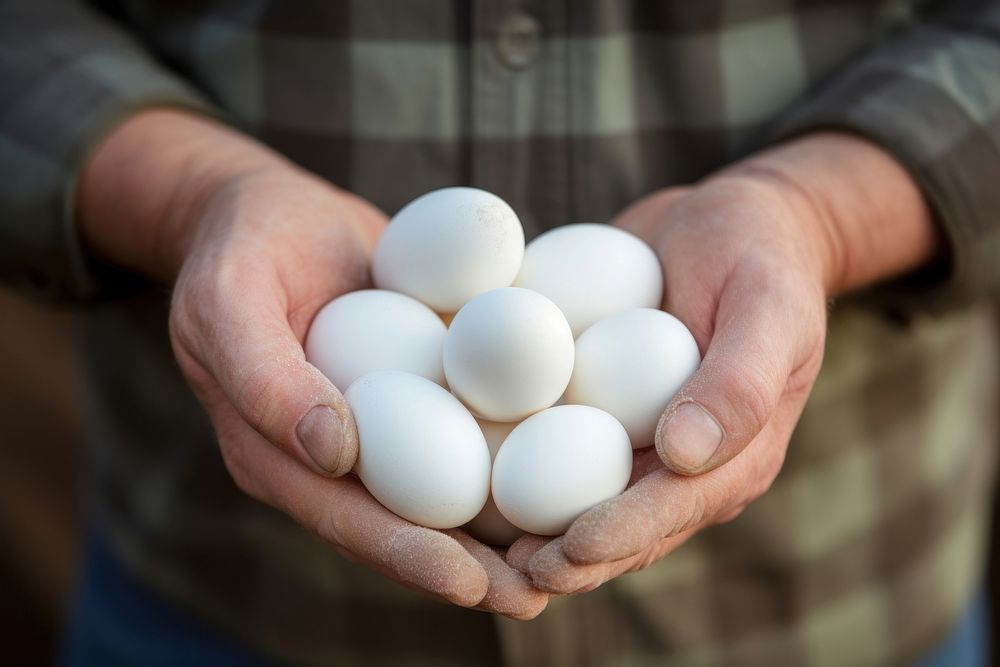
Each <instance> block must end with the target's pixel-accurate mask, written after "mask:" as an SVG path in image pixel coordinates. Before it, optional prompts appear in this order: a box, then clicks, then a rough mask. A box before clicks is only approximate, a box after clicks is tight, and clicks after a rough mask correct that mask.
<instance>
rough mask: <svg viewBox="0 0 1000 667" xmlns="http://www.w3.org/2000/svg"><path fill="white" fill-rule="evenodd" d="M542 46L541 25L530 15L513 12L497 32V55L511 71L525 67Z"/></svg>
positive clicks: (536, 55) (535, 56) (502, 22)
mask: <svg viewBox="0 0 1000 667" xmlns="http://www.w3.org/2000/svg"><path fill="white" fill-rule="evenodd" d="M541 44H542V24H541V23H539V22H538V19H536V18H535V17H534V16H532V15H531V14H527V13H525V12H522V11H514V12H511V13H510V14H508V15H507V16H506V17H505V18H504V19H503V20H502V21H501V22H500V27H499V29H498V30H497V55H498V56H499V58H500V61H501V62H502V63H503V64H504V65H506V66H507V67H509V68H511V69H522V68H524V67H527V66H528V65H530V64H531V63H532V61H534V60H535V58H537V57H538V52H539V50H540V49H541Z"/></svg>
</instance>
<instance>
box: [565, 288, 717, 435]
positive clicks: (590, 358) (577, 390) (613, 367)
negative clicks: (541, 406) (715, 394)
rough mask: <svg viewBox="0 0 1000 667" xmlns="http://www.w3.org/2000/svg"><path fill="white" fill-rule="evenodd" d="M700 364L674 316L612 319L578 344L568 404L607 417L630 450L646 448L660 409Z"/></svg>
mask: <svg viewBox="0 0 1000 667" xmlns="http://www.w3.org/2000/svg"><path fill="white" fill-rule="evenodd" d="M699 363H701V357H700V355H699V353H698V344H697V343H696V342H695V340H694V336H692V335H691V332H690V331H688V329H687V327H685V326H684V324H683V323H682V322H681V321H680V320H678V319H677V318H676V317H674V316H673V315H669V314H668V313H665V312H663V311H662V310H655V309H653V308H636V309H633V310H626V311H624V312H621V313H615V314H614V315H611V316H609V317H606V318H604V319H603V320H601V321H600V322H598V323H597V324H595V325H593V326H592V327H590V328H589V329H587V330H586V331H584V332H583V333H582V334H581V335H580V337H579V338H577V339H576V363H575V365H574V368H573V378H572V379H571V380H570V383H569V387H567V388H566V396H565V398H566V402H567V403H578V404H581V405H591V406H593V407H595V408H600V409H601V410H604V411H606V412H609V413H611V414H612V415H614V416H615V417H616V418H617V419H618V421H620V422H621V423H622V425H623V426H625V430H626V431H628V435H629V439H630V440H631V441H632V446H633V447H635V448H640V447H646V446H647V445H652V444H653V438H654V435H655V431H656V425H657V422H659V419H660V415H661V414H663V409H664V408H666V407H667V404H668V403H669V402H670V399H672V398H673V397H674V394H676V393H677V391H678V390H679V389H680V388H681V386H682V385H683V384H684V383H685V382H687V380H688V378H690V377H691V375H692V374H693V373H694V372H695V370H697V369H698V365H699Z"/></svg>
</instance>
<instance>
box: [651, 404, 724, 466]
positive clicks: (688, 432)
mask: <svg viewBox="0 0 1000 667" xmlns="http://www.w3.org/2000/svg"><path fill="white" fill-rule="evenodd" d="M721 444H722V427H721V426H720V425H719V422H717V421H716V420H715V417H713V416H712V415H710V414H708V412H707V411H706V410H705V408H703V407H701V406H700V405H698V404H697V403H695V402H693V401H688V402H686V403H681V404H680V405H679V406H677V408H676V409H675V410H674V412H673V414H671V415H670V416H669V417H668V418H667V420H666V422H665V423H664V424H663V426H661V427H660V437H659V442H658V443H657V448H658V449H659V450H660V453H661V455H663V456H664V457H665V458H667V459H669V461H670V462H671V463H672V464H673V465H675V466H676V467H677V468H679V469H681V470H691V471H694V470H698V469H699V468H701V467H702V466H704V465H705V464H706V463H708V460H709V459H710V458H712V455H713V454H715V451H716V450H717V449H718V448H719V445H721Z"/></svg>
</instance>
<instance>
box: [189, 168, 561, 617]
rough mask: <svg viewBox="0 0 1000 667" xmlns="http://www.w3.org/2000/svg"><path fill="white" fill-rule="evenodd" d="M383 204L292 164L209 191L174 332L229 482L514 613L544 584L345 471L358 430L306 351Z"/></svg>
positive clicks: (370, 551) (393, 562)
mask: <svg viewBox="0 0 1000 667" xmlns="http://www.w3.org/2000/svg"><path fill="white" fill-rule="evenodd" d="M385 222H386V220H385V216H384V215H383V214H382V213H381V212H380V211H378V210H377V209H375V208H374V207H373V206H371V205H370V204H368V203H366V202H364V201H363V200H361V199H359V198H357V197H355V196H353V195H349V194H346V193H343V192H340V191H337V190H334V189H333V188H331V187H329V186H327V185H325V184H323V183H321V182H319V181H318V179H315V178H313V177H311V176H308V175H305V174H302V173H297V172H295V171H293V170H290V169H287V170H286V169H280V168H279V169H278V170H270V169H268V170H264V171H259V172H253V173H250V174H248V175H244V176H242V177H240V178H239V179H237V180H236V181H234V182H232V183H230V184H227V185H226V186H225V187H224V188H222V189H220V190H219V191H218V192H216V193H214V194H213V195H212V196H211V197H210V198H208V200H207V202H206V204H205V206H204V208H203V211H202V212H201V213H200V220H199V222H198V223H197V229H198V231H197V233H196V236H195V238H194V239H193V240H192V244H191V247H192V248H193V250H192V252H191V253H190V255H189V256H188V258H187V260H186V261H185V263H184V266H183V269H182V270H181V272H180V275H179V277H178V279H177V283H176V287H175V290H174V298H173V307H172V310H171V316H170V324H171V339H172V342H173V346H174V351H175V354H176V356H177V359H178V361H179V363H180V366H181V369H182V371H183V373H184V375H185V376H186V377H187V379H188V381H189V382H190V384H191V386H192V388H193V389H194V391H195V393H196V394H197V396H198V397H199V399H200V400H201V402H202V404H203V405H204V406H205V408H206V410H207V411H208V414H209V416H210V417H211V420H212V423H213V425H214V427H215V430H216V433H217V435H218V439H219V445H220V447H221V449H222V454H223V457H224V459H225V462H226V466H227V467H228V469H229V471H230V473H231V474H232V476H233V478H234V480H235V481H236V483H237V485H238V486H239V487H240V488H241V489H242V490H243V491H245V492H247V493H248V494H250V495H251V496H253V497H255V498H257V499H259V500H262V501H264V502H266V503H268V504H270V505H273V506H275V507H277V508H279V509H281V510H283V511H285V512H286V513H288V514H289V515H291V516H292V517H293V518H294V519H296V520H297V521H298V522H299V523H301V524H303V525H304V526H306V527H308V528H310V529H312V530H313V531H314V532H315V533H316V534H318V535H319V536H320V537H321V538H323V539H324V540H326V541H327V542H329V543H330V544H332V545H333V546H334V548H335V549H336V550H337V551H338V552H340V553H341V554H342V555H344V556H346V557H348V558H350V559H352V560H355V561H358V562H361V563H364V564H366V565H368V566H370V567H373V568H375V569H376V570H378V571H380V572H382V573H384V574H386V575H387V576H390V577H392V578H394V579H397V580H399V581H400V582H402V583H404V584H407V585H409V586H410V587H413V588H417V589H419V590H423V591H426V592H429V593H431V594H434V595H436V596H439V597H441V598H444V599H445V600H448V601H450V602H453V603H455V604H459V605H463V606H478V607H479V608H481V609H484V610H488V611H493V612H498V613H502V614H507V615H511V616H515V617H529V616H533V615H535V614H537V613H538V612H540V611H541V608H542V607H543V606H544V603H545V599H546V596H544V595H543V594H542V593H540V592H539V591H537V590H534V589H532V588H531V587H530V586H529V585H528V583H527V581H526V580H525V578H524V577H523V576H522V575H521V574H519V573H517V572H515V571H513V570H511V569H510V568H509V567H508V566H507V565H506V563H505V562H504V560H503V558H502V557H501V556H500V555H498V554H497V553H495V552H494V551H493V550H492V549H490V548H488V547H485V546H484V545H481V544H479V543H478V542H476V541H475V540H473V539H472V538H470V537H468V536H467V535H465V534H464V533H462V532H461V531H457V530H455V531H449V532H441V531H436V530H431V529H429V528H423V527H420V526H416V525H413V524H411V523H409V522H407V521H405V520H403V519H401V518H399V517H397V516H396V515H394V514H393V513H392V512H390V511H388V510H387V509H385V508H384V507H382V506H381V505H380V504H379V503H378V501H376V500H375V499H374V498H373V497H372V496H371V494H369V493H368V491H367V490H366V489H365V488H364V487H363V486H362V485H361V483H360V482H359V481H358V480H357V479H356V478H355V477H354V476H347V477H341V478H339V479H334V477H336V476H339V475H343V474H344V473H347V472H348V471H349V470H350V468H351V467H352V466H353V463H354V461H355V460H356V458H357V450H358V439H357V432H356V429H355V426H354V421H353V418H352V417H351V414H350V410H349V408H348V407H347V405H346V403H345V401H344V398H343V396H342V395H341V393H340V392H339V391H338V390H337V388H336V387H334V386H333V384H331V383H330V382H329V381H328V380H327V379H326V378H325V377H324V376H323V375H322V374H321V373H320V372H319V371H317V370H316V368H315V367H313V366H312V365H310V364H309V363H308V362H307V361H306V360H305V357H304V354H303V347H302V341H303V340H304V338H305V335H306V332H307V329H308V326H309V323H310V322H311V320H312V318H313V316H314V315H315V314H316V312H317V311H318V310H319V309H320V308H321V307H322V306H323V305H324V304H325V303H327V302H328V301H329V300H330V299H332V298H334V297H336V296H338V295H340V294H343V293H345V292H348V291H351V290H355V289H359V288H363V287H365V286H366V284H367V281H368V258H369V256H370V252H371V249H372V246H373V243H374V241H375V239H376V238H377V236H378V234H379V233H380V231H381V229H382V228H383V227H384V225H385Z"/></svg>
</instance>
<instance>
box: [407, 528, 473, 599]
mask: <svg viewBox="0 0 1000 667" xmlns="http://www.w3.org/2000/svg"><path fill="white" fill-rule="evenodd" d="M389 546H390V549H389V551H390V554H391V555H390V562H389V568H390V569H391V570H392V571H393V572H395V573H396V574H397V575H398V576H399V577H400V578H401V579H403V580H405V581H407V582H409V583H411V584H413V585H414V586H417V587H419V588H422V589H424V590H426V591H428V592H429V593H433V594H435V595H438V596H440V597H442V598H444V599H445V600H447V601H448V602H451V603H452V604H456V605H459V606H461V607H475V606H476V605H478V604H479V603H480V602H482V601H483V599H484V598H485V597H486V595H487V593H488V592H489V589H490V579H489V576H488V575H487V573H486V570H485V568H484V567H483V566H482V565H481V564H480V563H479V561H477V560H476V559H475V558H473V557H472V556H471V555H470V554H469V553H468V552H467V551H466V550H465V549H464V548H463V547H462V545H460V544H459V543H458V542H456V541H455V540H454V539H452V538H450V537H448V536H447V535H445V534H443V533H439V532H437V531H434V530H430V529H429V528H422V527H420V526H406V527H404V528H401V529H399V530H398V531H396V532H395V533H394V534H393V536H392V537H391V539H390V545H389Z"/></svg>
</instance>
